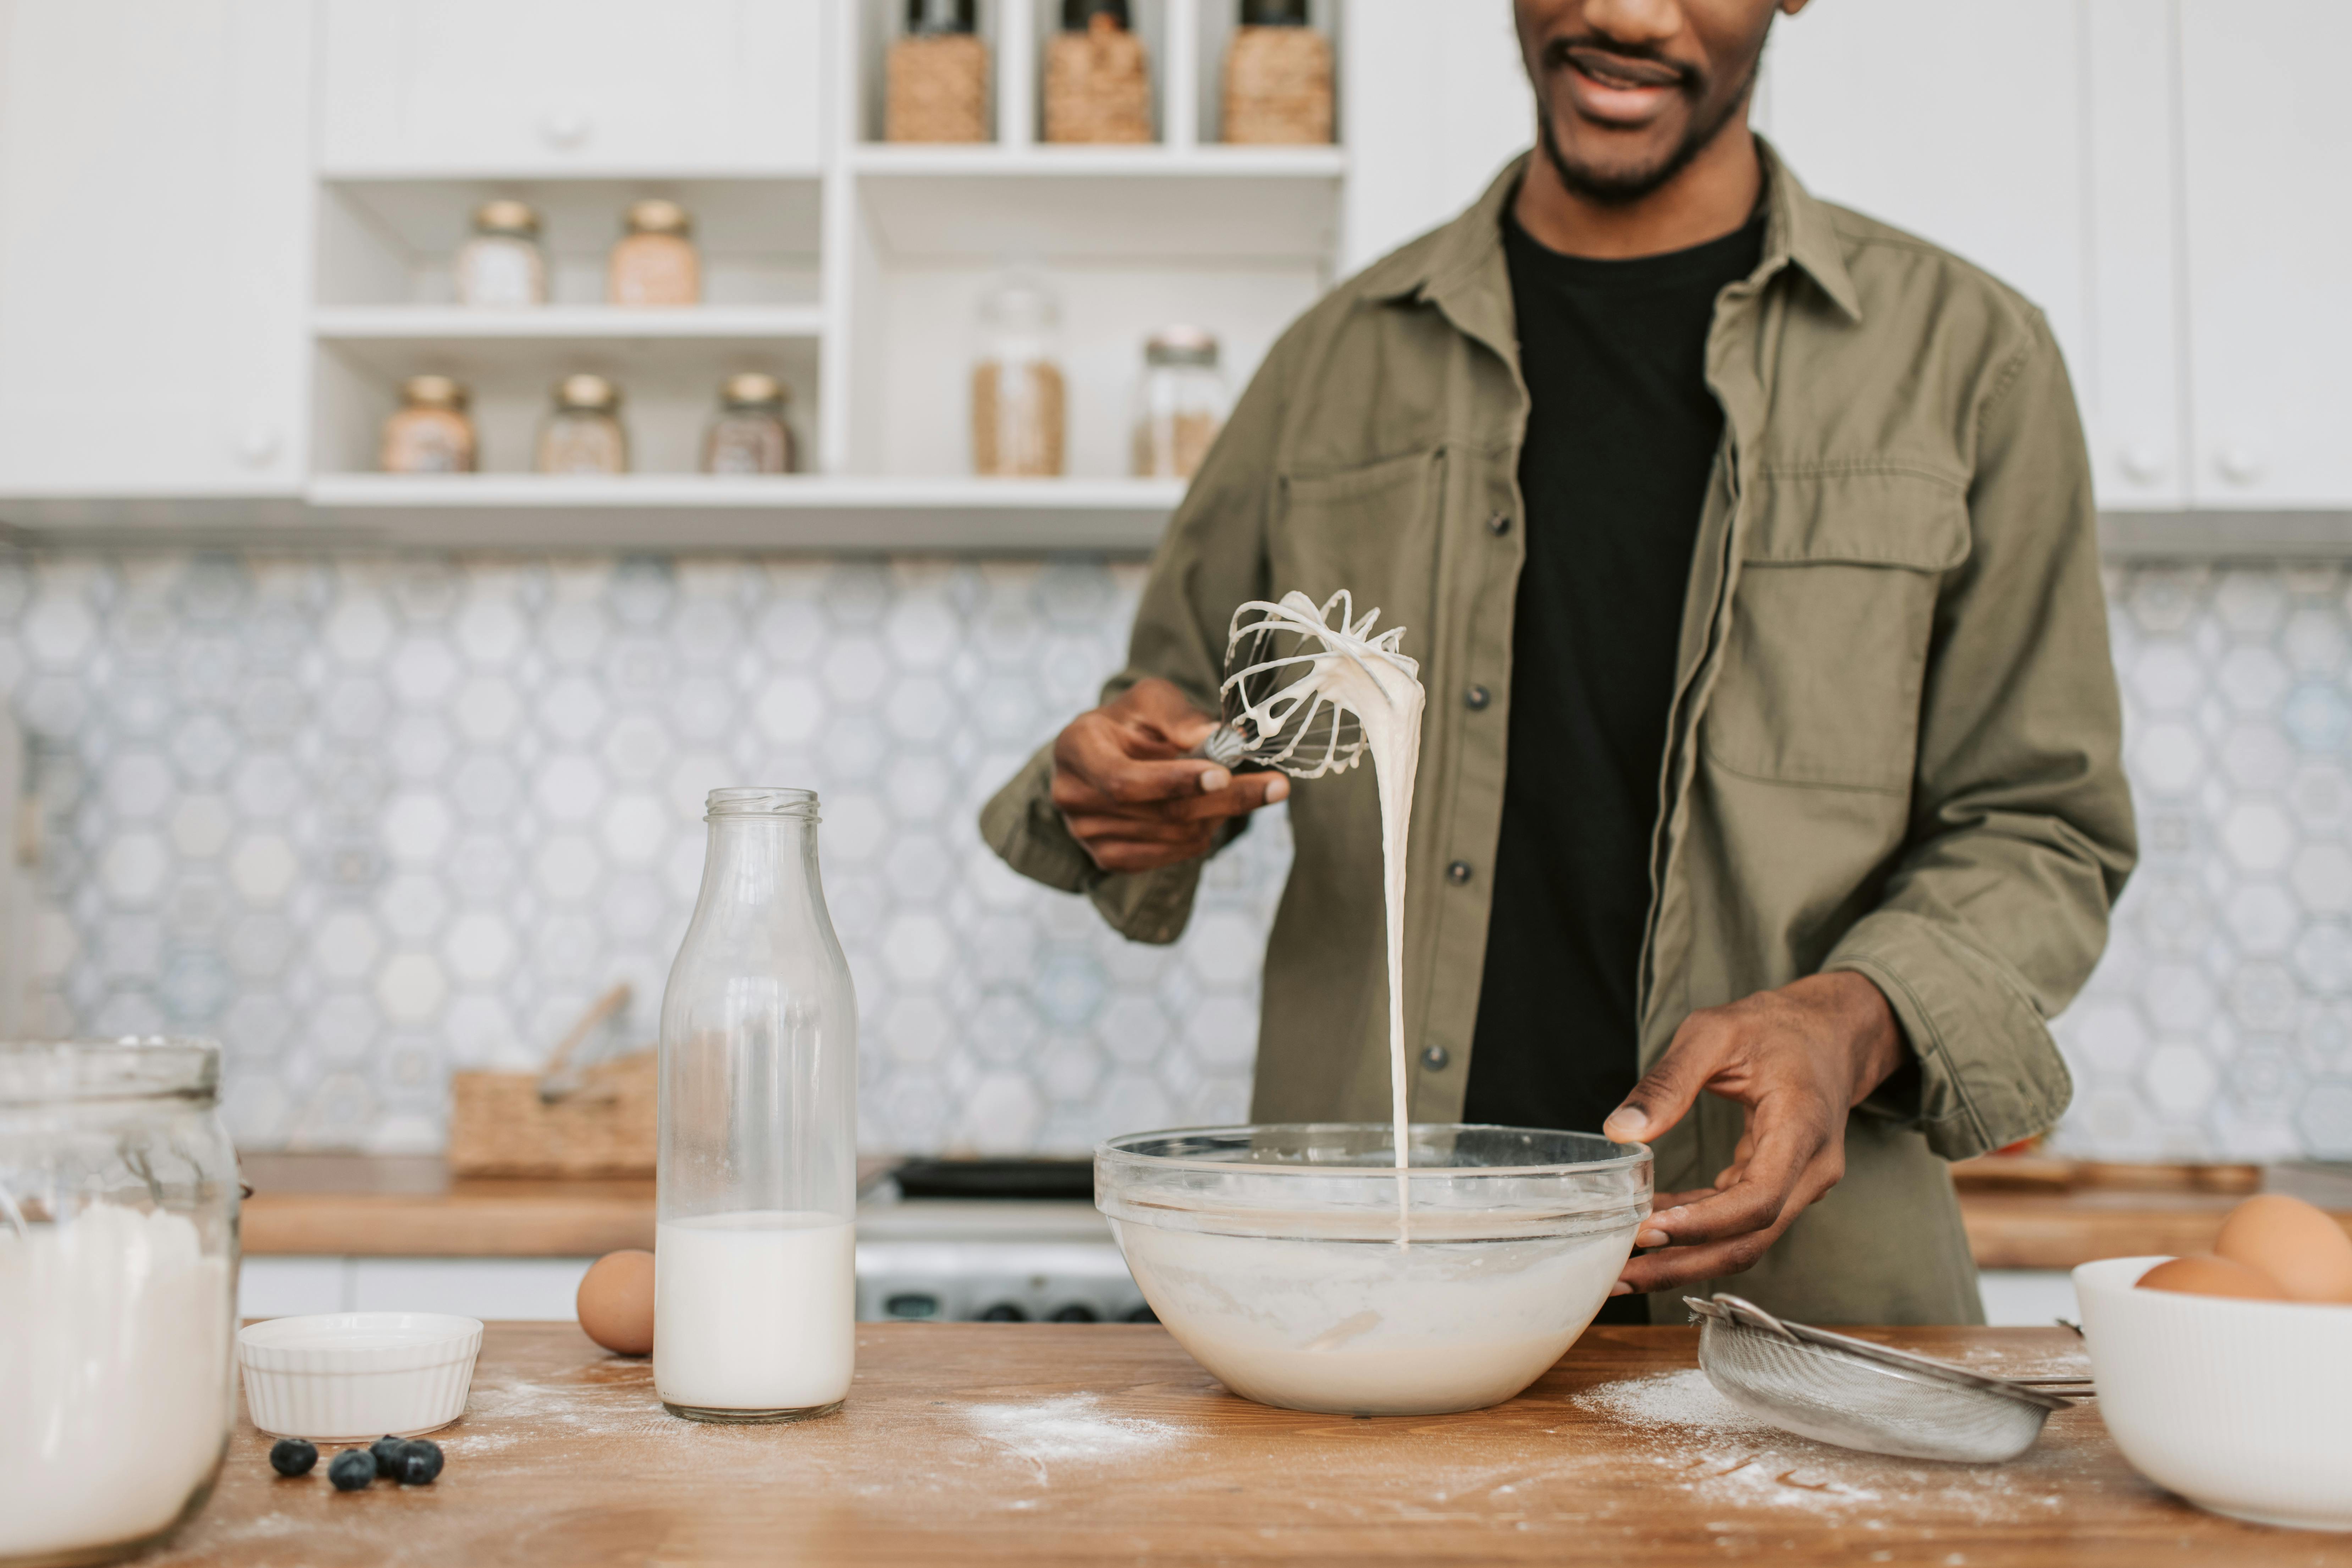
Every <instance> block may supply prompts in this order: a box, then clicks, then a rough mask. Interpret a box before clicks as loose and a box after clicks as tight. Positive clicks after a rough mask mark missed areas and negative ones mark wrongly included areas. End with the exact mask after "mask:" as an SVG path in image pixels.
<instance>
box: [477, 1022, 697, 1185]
mask: <svg viewBox="0 0 2352 1568" xmlns="http://www.w3.org/2000/svg"><path fill="white" fill-rule="evenodd" d="M628 1004H629V988H628V987H627V986H625V985H616V986H614V988H613V989H612V990H611V991H608V992H606V993H605V994H604V995H603V996H602V997H600V998H598V1000H597V1002H596V1005H594V1006H593V1007H591V1008H590V1009H589V1010H588V1012H587V1014H586V1016H583V1018H582V1019H581V1020H580V1022H579V1023H578V1024H576V1025H574V1026H572V1032H571V1033H570V1034H569V1035H567V1036H565V1037H564V1039H563V1043H562V1045H560V1046H558V1047H556V1048H555V1054H554V1055H553V1056H552V1057H551V1058H549V1060H548V1065H547V1070H546V1071H545V1072H543V1073H535V1072H460V1073H452V1074H451V1075H450V1076H449V1097H450V1102H449V1169H450V1172H451V1173H453V1174H455V1175H459V1176H650V1175H652V1174H653V1173H654V1150H655V1138H656V1125H657V1123H656V1109H657V1107H658V1104H659V1098H660V1085H661V1057H660V1053H659V1052H658V1051H656V1050H653V1049H651V1048H648V1049H646V1050H641V1051H632V1052H630V1053H629V1054H628V1055H626V1056H623V1057H614V1058H611V1059H610V1060H607V1061H601V1062H597V1063H595V1064H594V1065H593V1066H590V1067H585V1068H578V1069H576V1070H572V1071H566V1070H565V1064H566V1063H567V1062H568V1061H569V1060H570V1059H571V1057H572V1052H573V1051H574V1050H576V1049H577V1048H578V1047H579V1046H580V1043H581V1041H583V1040H584V1039H585V1038H587V1037H588V1036H589V1034H590V1033H591V1032H592V1031H593V1030H594V1029H595V1028H597V1027H598V1026H600V1025H602V1024H603V1023H604V1021H605V1020H606V1019H608V1018H610V1017H611V1016H613V1015H614V1014H615V1013H617V1012H619V1011H620V1010H621V1009H622V1008H624V1007H625V1006H627V1005H628Z"/></svg>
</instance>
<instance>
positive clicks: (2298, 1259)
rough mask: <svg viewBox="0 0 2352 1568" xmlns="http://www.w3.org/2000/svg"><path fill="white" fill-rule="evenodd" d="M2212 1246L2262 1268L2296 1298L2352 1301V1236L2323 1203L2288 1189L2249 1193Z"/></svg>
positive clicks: (2226, 1254)
mask: <svg viewBox="0 0 2352 1568" xmlns="http://www.w3.org/2000/svg"><path fill="white" fill-rule="evenodd" d="M2213 1250H2214V1252H2215V1253H2216V1254H2217V1255H2218V1256H2220V1257H2222V1258H2230V1259H2231V1260H2232V1261H2234V1262H2238V1263H2242V1264H2244V1265H2246V1266H2247V1267H2248V1268H2259V1269H2261V1270H2262V1271H2263V1273H2265V1274H2267V1275H2269V1276H2270V1277H2271V1278H2272V1279H2275V1280H2277V1281H2278V1282H2279V1287H2280V1289H2284V1291H2285V1292H2286V1294H2287V1299H2288V1300H2294V1301H2345V1302H2352V1236H2347V1235H2345V1234H2344V1227H2343V1226H2340V1225H2338V1224H2336V1221H2335V1219H2334V1218H2333V1217H2331V1216H2330V1215H2328V1213H2327V1211H2326V1210H2325V1209H2319V1208H2314V1207H2313V1206H2312V1205H2309V1204H2307V1203H2305V1202H2304V1201H2303V1200H2302V1199H2301V1198H2291V1197H2288V1196H2287V1195H2286V1194H2284V1193H2264V1194H2262V1195H2261V1196H2260V1197H2253V1198H2248V1199H2247V1200H2246V1201H2245V1202H2244V1203H2242V1204H2240V1205H2238V1206H2237V1207H2236V1208H2234V1209H2231V1211H2230V1217H2229V1218H2228V1219H2226V1220H2224V1221H2223V1222H2222V1223H2221V1237H2220V1239H2218V1240H2216V1241H2215V1242H2214V1243H2213Z"/></svg>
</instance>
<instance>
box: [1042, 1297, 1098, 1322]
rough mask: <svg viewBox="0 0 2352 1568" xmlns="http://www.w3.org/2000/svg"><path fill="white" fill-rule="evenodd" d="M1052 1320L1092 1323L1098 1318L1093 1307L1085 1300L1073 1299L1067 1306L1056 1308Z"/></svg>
mask: <svg viewBox="0 0 2352 1568" xmlns="http://www.w3.org/2000/svg"><path fill="white" fill-rule="evenodd" d="M1052 1321H1055V1322H1056V1323H1091V1322H1094V1321H1097V1320H1096V1317H1095V1310H1094V1309H1093V1308H1092V1307H1089V1306H1087V1304H1086V1303H1085V1302H1084V1301H1073V1302H1071V1303H1070V1304H1069V1305H1068V1306H1066V1307H1056V1308H1055V1309H1054V1316H1053V1319H1052Z"/></svg>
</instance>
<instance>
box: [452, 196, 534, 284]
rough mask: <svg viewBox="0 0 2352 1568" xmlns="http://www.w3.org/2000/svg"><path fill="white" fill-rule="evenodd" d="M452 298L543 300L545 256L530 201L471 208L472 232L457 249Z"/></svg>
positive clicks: (500, 202) (490, 203) (498, 203)
mask: <svg viewBox="0 0 2352 1568" xmlns="http://www.w3.org/2000/svg"><path fill="white" fill-rule="evenodd" d="M456 273H457V302H458V303H459V304H461V305H488V306H494V307H495V306H514V305H544V304H546V303H547V257H546V255H545V253H544V252H542V251H541V249H540V247H539V215H538V214H537V213H535V212H533V211H532V210H531V209H530V205H529V204H527V203H524V202H517V201H503V200H501V201H495V202H484V203H483V204H482V205H480V206H478V207H476V208H475V209H474V237H472V238H471V239H468V240H467V241H466V243H465V245H464V247H462V248H460V249H459V250H458V252H457V268H456Z"/></svg>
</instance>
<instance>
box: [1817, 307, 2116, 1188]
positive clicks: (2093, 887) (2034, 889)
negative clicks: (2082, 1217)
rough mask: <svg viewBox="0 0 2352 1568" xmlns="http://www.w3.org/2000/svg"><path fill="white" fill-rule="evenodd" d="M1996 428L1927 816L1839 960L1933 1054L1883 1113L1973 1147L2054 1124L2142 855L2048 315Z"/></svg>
mask: <svg viewBox="0 0 2352 1568" xmlns="http://www.w3.org/2000/svg"><path fill="white" fill-rule="evenodd" d="M1978 437H1979V445H1978V461H1977V464H1976V468H1975V477H1974V480H1973V483H1972V485H1971V487H1970V490H1969V518H1970V525H1971V532H1972V544H1971V549H1970V552H1969V559H1968V560H1967V561H1966V562H1965V563H1962V565H1961V566H1959V567H1958V568H1957V569H1956V570H1955V571H1954V572H1953V573H1952V574H1951V576H1950V578H1949V579H1948V583H1947V584H1946V587H1945V590H1944V592H1943V594H1942V595H1940V597H1939V600H1938V604H1937V626H1936V632H1935V642H1934V645H1933V647H1931V649H1930V654H1929V661H1928V668H1927V686H1926V689H1925V691H1924V694H1923V698H1922V702H1921V710H1920V728H1919V746H1918V763H1917V769H1916V774H1915V777H1914V793H1913V803H1914V805H1913V817H1912V827H1911V833H1910V837H1909V840H1908V844H1907V847H1906V851H1905V853H1904V855H1903V857H1902V858H1901V859H1900V861H1899V863H1898V864H1897V866H1896V868H1895V871H1894V874H1893V876H1892V877H1891V879H1889V881H1888V883H1887V886H1886V890H1885V896H1884V898H1883V899H1882V900H1881V901H1880V902H1879V903H1878V905H1877V906H1876V908H1875V909H1874V910H1872V911H1871V912H1870V913H1869V914H1867V915H1865V916H1864V917H1863V918H1862V919H1861V920H1860V921H1856V922H1855V923H1854V925H1853V927H1851V928H1850V929H1849V930H1848V931H1847V932H1846V933H1845V935H1844V937H1843V939H1842V940H1841V941H1840V942H1838V943H1837V944H1836V946H1835V947H1834V948H1833V949H1832V952H1830V954H1829V956H1828V957H1827V959H1826V960H1825V961H1824V963H1823V964H1822V967H1823V968H1824V969H1829V970H1850V971H1853V972H1856V973H1861V974H1864V975H1866V976H1868V977H1869V978H1870V979H1871V980H1872V981H1873V982H1874V983H1875V984H1877V986H1878V987H1879V989H1880V990H1881V991H1883V992H1885V994H1886V997H1887V1000H1888V1002H1889V1003H1890V1005H1892V1006H1893V1008H1894V1010H1895V1016H1897V1017H1898V1018H1899V1019H1900V1020H1901V1022H1902V1024H1903V1026H1904V1030H1905V1032H1906V1036H1907V1037H1908V1038H1909V1040H1910V1044H1911V1047H1912V1049H1913V1051H1914V1052H1915V1053H1916V1057H1917V1059H1918V1069H1917V1071H1916V1074H1911V1073H1905V1074H1901V1075H1898V1077H1897V1079H1893V1080H1890V1082H1889V1085H1888V1086H1887V1088H1886V1089H1883V1090H1882V1091H1881V1093H1880V1094H1879V1095H1877V1096H1874V1097H1873V1099H1872V1100H1870V1101H1868V1102H1866V1103H1865V1105H1864V1110H1865V1111H1866V1112H1869V1113H1872V1114H1876V1115H1881V1116H1893V1117H1896V1118H1899V1119H1901V1120H1904V1121H1911V1122H1914V1123H1916V1125H1917V1126H1919V1127H1920V1129H1921V1130H1922V1131H1924V1132H1925V1133H1926V1134H1927V1141H1928V1144H1929V1146H1930V1147H1931V1148H1933V1149H1934V1150H1935V1151H1936V1152H1937V1153H1938V1154H1941V1155H1943V1156H1945V1157H1946V1158H1948V1159H1966V1158H1969V1157H1970V1156H1973V1155H1976V1154H1980V1153H1983V1152H1987V1151H1988V1150H1991V1149H1996V1148H1999V1147H2000V1146H2001V1145H2003V1144H2005V1143H2010V1142H2015V1141H2016V1140H2018V1139H2020V1138H2024V1137H2029V1136H2031V1135H2032V1134H2034V1133H2036V1132H2040V1131H2044V1130H2045V1129H2047V1128H2048V1127H2050V1126H2051V1125H2052V1124H2053V1122H2055V1121H2057V1119H2058V1117H2059V1116H2060V1115H2061V1114H2062V1113H2063V1111H2064V1110H2065V1109H2066V1104H2067V1101H2068V1100H2069V1099H2070V1098H2071V1097H2072V1094H2073V1080H2072V1079H2071V1077H2070V1076H2069V1074H2068V1073H2067V1070H2066V1064H2065V1061H2064V1059H2063V1058H2062V1057H2061V1056H2060V1054H2059V1051H2058V1047H2057V1045H2056V1042H2055V1041H2054V1040H2053V1039H2052V1037H2051V1035H2050V1030H2049V1026H2048V1020H2049V1019H2050V1018H2051V1017H2052V1016H2053V1015H2055V1014H2056V1013H2057V1012H2058V1011H2059V1010H2060V1009H2061V1008H2063V1006H2064V1005H2066V1004H2067V1003H2068V1002H2069V1001H2070V1000H2072V999H2073V997H2074V994H2075V992H2076V991H2077V990H2079V989H2080V988H2081V987H2082V984H2083V983H2084V980H2085V979H2087V978H2088V977H2089V975H2090V972H2091V968H2092V966H2093V964H2095V963H2096V962H2097V960H2098V957H2099V953H2100V952H2101V950H2102V949H2103V948H2104V947H2105V942H2106V931H2107V915H2108V910H2110V909H2111V908H2112V906H2113V904H2114V901H2115V899H2116V895H2117V894H2118V893H2119V892H2120V891H2121V890H2122V889H2123V885H2124V880H2125V879H2126V877H2127V876H2128V875H2129V874H2130V871H2131V868H2132V865H2133V863H2134V860H2135V859H2136V858H2137V844H2136V838H2135V834H2134V828H2133V823H2132V810H2131V795H2130V791H2129V789H2128V787H2127V786H2126V783H2125V779H2124V772H2123V763H2122V755H2121V752H2122V720H2121V714H2120V705H2119V702H2118V699H2117V696H2116V678H2115V666H2114V662H2113V658H2112V656H2111V655H2110V653H2109V649H2108V643H2107V623H2106V598H2105V591H2104V589H2103V587H2102V585H2101V582H2100V577H2099V558H2098V540H2097V532H2096V514H2095V508H2094V504H2093V500H2092V492H2091V476H2090V465H2089V460H2088V458H2087V456H2086V454H2085V452H2084V443H2083V435H2082V428H2081V424H2080V421H2079V419H2078V417H2077V416H2076V414H2075V409H2074V395H2073V393H2072V391H2071V389H2070V388H2069V386H2068V384H2067V379H2066V371H2065V365H2064V363H2063V361H2062V359H2061V358H2060V355H2059V353H2058V350H2057V347H2056V345H2055V343H2054V342H2053V341H2052V340H2051V337H2050V334H2049V331H2048V329H2047V327H2046V326H2045V325H2044V324H2043V323H2042V321H2040V319H2039V318H2038V317H2037V318H2035V319H2034V321H2032V334H2031V339H2030V341H2029V342H2027V343H2026V344H2025V346H2024V347H2022V348H2021V350H2020V351H2019V352H2018V353H2017V354H2016V356H2015V357H2014V358H2013V359H2012V360H2011V362H2010V363H2008V364H2007V365H2005V366H2004V367H2003V370H2002V373H2001V374H2000V376H1998V377H1996V378H1995V381H1994V383H1993V384H1992V386H1991V388H1990V391H1989V392H1988V394H1987V395H1986V397H1985V400H1984V403H1983V405H1982V406H1981V408H1980V410H1979V418H1978Z"/></svg>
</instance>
